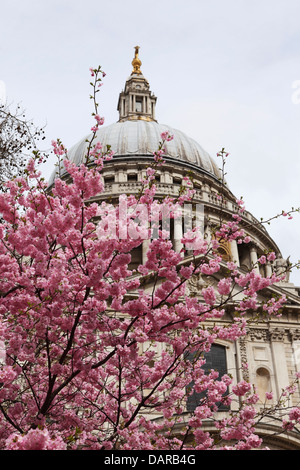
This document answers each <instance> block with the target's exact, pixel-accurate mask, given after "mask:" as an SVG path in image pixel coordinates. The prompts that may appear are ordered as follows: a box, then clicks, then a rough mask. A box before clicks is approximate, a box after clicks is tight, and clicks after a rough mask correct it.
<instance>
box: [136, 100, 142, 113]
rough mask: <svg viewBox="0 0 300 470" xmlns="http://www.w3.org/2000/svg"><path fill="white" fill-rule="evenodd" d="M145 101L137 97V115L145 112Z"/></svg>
mask: <svg viewBox="0 0 300 470" xmlns="http://www.w3.org/2000/svg"><path fill="white" fill-rule="evenodd" d="M142 108H143V100H142V98H140V97H136V99H135V111H136V113H141V112H142V111H143V109H142Z"/></svg>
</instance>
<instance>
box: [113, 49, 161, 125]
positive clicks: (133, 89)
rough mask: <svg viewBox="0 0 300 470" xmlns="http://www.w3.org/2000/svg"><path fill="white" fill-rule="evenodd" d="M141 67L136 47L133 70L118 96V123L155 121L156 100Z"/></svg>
mask: <svg viewBox="0 0 300 470" xmlns="http://www.w3.org/2000/svg"><path fill="white" fill-rule="evenodd" d="M141 65H142V62H141V60H140V58H139V46H136V47H135V56H134V58H133V61H132V67H133V70H132V72H131V75H130V77H129V78H128V79H127V81H126V83H125V89H124V90H123V91H122V92H121V93H120V96H119V101H118V111H119V122H123V121H128V120H131V121H134V120H144V121H156V119H155V105H156V99H157V98H156V96H154V95H153V93H152V92H151V91H150V87H149V82H148V80H146V78H145V77H144V76H143V74H142V71H141Z"/></svg>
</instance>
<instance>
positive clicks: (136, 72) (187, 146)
mask: <svg viewBox="0 0 300 470" xmlns="http://www.w3.org/2000/svg"><path fill="white" fill-rule="evenodd" d="M138 50H139V47H138V46H136V48H135V57H134V59H133V61H132V66H133V70H132V73H131V75H130V77H129V78H128V79H127V81H126V83H125V88H124V90H123V91H122V92H121V93H120V95H119V101H118V111H119V121H118V122H116V123H113V124H111V125H108V126H103V127H101V128H99V130H98V131H97V134H96V138H95V139H94V140H93V144H96V143H97V142H99V143H101V144H102V145H103V148H106V146H108V145H109V146H110V148H111V150H112V151H113V152H114V159H116V160H118V161H120V160H124V161H125V160H126V161H127V162H128V161H129V160H131V161H133V160H135V161H136V160H138V161H139V162H142V161H146V160H149V159H151V158H152V157H153V152H155V151H156V150H158V147H159V143H160V141H161V134H162V133H163V132H166V131H167V132H168V133H169V134H171V135H173V140H171V141H169V142H166V143H165V149H166V152H165V154H164V159H165V160H166V161H168V162H169V163H171V164H172V163H174V165H177V166H178V165H180V166H184V167H185V168H187V169H193V170H195V171H197V172H199V171H200V172H202V173H205V174H206V175H208V176H211V177H213V178H215V179H217V180H220V178H221V172H220V170H219V168H218V166H217V164H216V163H215V161H214V160H213V159H212V158H211V157H210V155H209V154H208V153H207V152H206V151H205V150H204V149H203V148H202V147H201V146H200V145H199V144H198V142H196V140H194V139H192V138H191V137H189V136H187V135H186V134H185V133H184V132H182V131H180V130H178V129H174V128H172V127H170V126H168V125H165V124H160V123H158V122H157V120H156V117H155V106H156V96H155V95H154V94H153V93H152V92H151V91H150V86H149V82H148V80H147V79H146V78H145V77H144V76H143V74H142V72H141V69H140V67H141V64H142V63H141V60H140V59H139V56H138ZM90 138H91V135H90V136H87V137H85V138H83V139H81V140H80V141H79V142H78V143H77V144H75V145H74V146H73V147H71V148H70V149H69V151H68V158H69V159H70V160H71V161H73V162H74V163H76V164H77V165H80V164H81V163H83V162H84V160H85V156H86V153H87V149H88V145H89V143H88V141H89V140H90ZM56 176H57V174H56V172H54V173H53V174H52V176H51V178H50V181H49V184H50V185H52V184H53V182H54V179H55V177H56ZM61 176H63V175H61Z"/></svg>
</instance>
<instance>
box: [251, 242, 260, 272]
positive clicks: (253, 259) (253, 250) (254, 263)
mask: <svg viewBox="0 0 300 470" xmlns="http://www.w3.org/2000/svg"><path fill="white" fill-rule="evenodd" d="M250 262H251V267H254V269H255V271H256V272H257V273H259V267H258V265H257V251H256V248H255V246H251V247H250Z"/></svg>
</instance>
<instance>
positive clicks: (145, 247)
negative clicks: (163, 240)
mask: <svg viewBox="0 0 300 470" xmlns="http://www.w3.org/2000/svg"><path fill="white" fill-rule="evenodd" d="M149 245H150V240H149V239H146V240H144V241H143V243H142V264H145V263H146V261H147V253H148V250H149Z"/></svg>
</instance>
